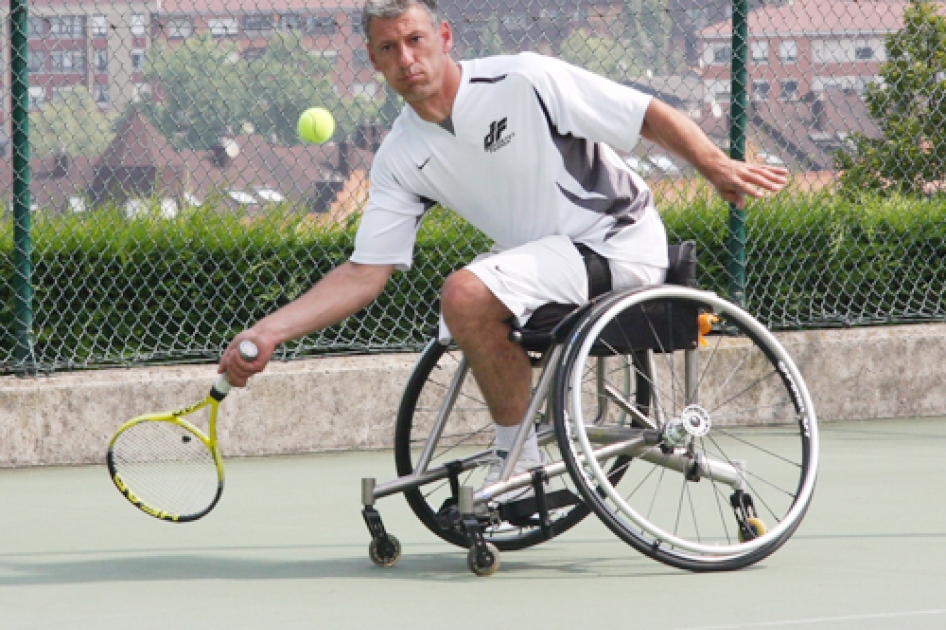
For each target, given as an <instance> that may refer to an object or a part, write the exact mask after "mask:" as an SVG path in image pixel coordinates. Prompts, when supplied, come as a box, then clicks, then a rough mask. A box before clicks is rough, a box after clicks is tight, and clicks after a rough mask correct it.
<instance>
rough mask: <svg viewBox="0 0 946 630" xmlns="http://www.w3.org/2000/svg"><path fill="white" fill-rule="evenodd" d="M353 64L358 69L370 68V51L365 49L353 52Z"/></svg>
mask: <svg viewBox="0 0 946 630" xmlns="http://www.w3.org/2000/svg"><path fill="white" fill-rule="evenodd" d="M351 63H352V65H353V66H354V67H356V68H370V67H371V59H370V58H369V57H368V51H367V50H365V49H364V48H358V49H356V50H353V51H351Z"/></svg>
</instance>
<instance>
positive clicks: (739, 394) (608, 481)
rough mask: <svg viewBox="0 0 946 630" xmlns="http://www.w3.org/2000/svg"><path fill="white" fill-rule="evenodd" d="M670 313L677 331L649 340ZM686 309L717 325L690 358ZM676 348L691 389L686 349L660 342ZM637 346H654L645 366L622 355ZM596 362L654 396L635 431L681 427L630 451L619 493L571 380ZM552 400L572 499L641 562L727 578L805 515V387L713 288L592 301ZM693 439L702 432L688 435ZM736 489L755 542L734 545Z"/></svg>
mask: <svg viewBox="0 0 946 630" xmlns="http://www.w3.org/2000/svg"><path fill="white" fill-rule="evenodd" d="M668 308H669V309H670V310H672V312H673V313H674V317H675V319H677V320H678V321H677V322H676V323H677V324H678V326H677V332H675V333H673V334H670V333H669V332H664V333H662V334H657V333H656V332H655V331H660V330H663V331H667V330H669V329H668V328H661V326H663V324H664V323H666V322H665V321H662V320H661V318H663V319H664V320H665V319H666V317H665V314H666V312H667V311H668ZM658 314H659V315H658ZM698 314H713V315H715V316H717V317H719V318H720V321H719V322H718V323H717V324H716V325H715V327H714V332H713V333H710V334H709V335H707V336H706V337H705V338H704V341H705V342H707V343H706V345H704V346H699V347H698V349H696V345H695V341H696V339H697V337H696V335H695V332H694V331H695V327H694V325H695V323H696V317H697V315H698ZM681 322H682V324H681ZM681 327H682V329H686V330H684V331H683V332H680V330H681ZM632 329H634V330H636V332H631V331H632ZM641 331H649V332H648V334H645V335H644V338H649V340H644V341H641V335H640V333H641ZM687 331H689V332H687ZM668 335H670V336H669V337H668ZM675 335H676V336H675ZM677 337H679V338H677ZM632 338H633V341H631V339H632ZM670 338H673V339H674V341H668V339H670ZM687 339H689V342H690V343H691V345H690V349H691V353H690V356H691V358H692V357H696V361H698V365H699V367H698V368H697V369H695V370H691V373H690V381H689V386H688V382H687V374H686V363H685V360H684V356H685V354H686V351H685V350H683V349H677V350H676V351H675V352H674V351H669V350H672V349H671V348H670V347H669V344H676V348H682V347H686V345H687V343H688V342H687ZM642 343H644V344H650V347H651V348H656V351H655V352H653V353H652V355H651V356H652V359H653V360H652V361H649V362H648V361H643V362H642V361H631V360H629V359H628V358H627V357H628V356H629V355H628V353H629V349H630V348H637V347H639V346H640V344H642ZM694 350H695V351H694ZM601 355H609V356H610V358H609V361H611V362H613V363H615V364H621V365H624V366H626V367H627V368H628V369H632V370H634V374H635V377H634V378H635V380H638V381H640V382H642V383H646V384H647V385H649V386H650V389H652V390H653V397H652V399H651V401H650V404H649V405H640V404H639V403H640V401H637V402H636V404H637V408H638V409H646V410H647V413H646V414H644V415H646V419H645V420H646V422H645V421H644V420H641V421H640V422H641V423H642V424H650V425H651V426H652V427H653V431H654V432H653V433H652V434H651V435H652V436H655V435H658V433H657V432H660V431H664V429H665V427H666V425H667V424H668V423H670V424H671V425H674V426H676V427H677V428H678V429H679V430H680V431H682V433H678V435H680V436H681V437H679V438H678V442H679V443H678V444H676V445H672V444H671V443H670V441H669V440H664V439H661V443H660V444H659V445H657V446H650V447H646V448H643V447H640V448H642V450H641V451H639V452H635V453H633V455H634V457H633V459H631V460H630V461H629V462H628V465H627V467H626V471H625V474H624V478H623V480H622V481H621V485H620V486H618V484H617V482H616V479H615V477H614V475H612V474H611V473H610V472H609V473H608V474H605V473H604V470H605V468H608V467H607V466H597V465H596V464H594V463H592V461H591V460H592V458H591V457H590V453H592V452H593V451H594V450H595V449H596V448H599V447H600V444H595V443H594V442H593V441H592V439H591V438H588V437H587V436H588V435H593V433H592V432H589V431H586V430H585V429H584V428H583V427H584V426H586V425H587V424H588V423H587V422H586V421H584V420H583V419H582V417H583V413H582V411H581V408H582V407H583V406H585V403H584V395H583V394H582V393H580V391H581V390H580V388H579V387H578V386H577V383H578V380H577V378H579V376H580V374H581V372H582V371H584V370H585V367H584V366H585V365H586V363H588V362H589V361H592V360H594V361H599V360H600V357H601ZM695 364H696V362H695V361H694V362H691V366H692V365H695ZM647 365H649V367H644V366H647ZM688 387H689V389H688ZM687 391H689V392H690V393H689V395H688V394H687ZM551 397H552V401H551V402H552V413H553V416H554V418H555V427H556V435H557V437H558V440H559V444H560V447H561V450H562V452H563V456H564V459H565V463H566V466H567V467H568V470H569V473H570V474H571V475H572V478H573V480H574V481H575V483H576V485H577V487H578V489H579V491H580V492H581V494H582V496H583V497H584V499H585V501H586V502H587V503H588V504H589V506H590V507H591V509H592V510H593V511H594V512H595V513H596V514H597V516H598V517H599V518H600V519H601V520H602V522H604V524H605V525H607V526H608V527H609V528H610V529H611V530H612V531H613V532H614V533H615V534H617V535H618V536H619V537H620V538H621V539H622V540H624V541H625V542H627V543H628V544H630V545H631V546H632V547H633V548H634V549H636V550H637V551H640V552H641V553H643V554H645V555H648V556H650V557H652V558H654V559H656V560H659V561H661V562H664V563H666V564H668V565H671V566H674V567H678V568H681V569H687V570H691V571H725V570H733V569H739V568H742V567H745V566H748V565H751V564H753V563H755V562H758V561H759V560H761V559H763V558H765V557H767V556H768V555H769V554H771V553H773V552H774V551H775V550H776V549H778V548H779V547H780V546H781V545H782V544H784V543H785V541H787V540H788V539H789V538H790V537H791V535H792V534H793V533H794V531H795V530H796V528H797V527H798V526H799V524H800V523H801V521H802V519H803V518H804V515H805V512H806V510H807V508H808V505H809V502H810V500H811V495H812V492H813V489H814V484H815V478H816V476H817V468H818V431H817V426H818V425H817V418H816V415H815V411H814V408H813V407H812V405H811V398H810V396H809V395H808V391H807V389H806V387H805V383H804V380H803V379H802V377H801V374H800V373H799V371H798V370H797V368H796V367H795V365H794V363H793V362H792V360H791V358H790V357H789V356H788V354H787V353H786V352H785V350H784V348H782V346H781V345H780V344H779V343H778V341H777V340H776V339H775V337H774V336H772V335H771V334H770V333H769V332H768V331H767V330H766V329H765V328H764V327H763V326H762V325H761V324H759V322H757V321H756V320H755V319H754V318H752V317H751V316H750V315H749V314H748V313H746V312H745V311H743V310H742V309H739V308H737V307H736V306H734V305H732V304H730V303H728V302H726V301H725V300H722V299H720V298H718V297H716V296H715V295H713V294H711V293H707V292H702V291H697V290H694V289H689V288H685V287H676V286H672V285H664V286H661V287H655V288H648V289H643V290H636V291H628V292H623V293H618V294H615V295H614V296H612V297H609V298H607V299H605V300H603V301H602V302H601V303H599V304H598V305H596V306H595V307H594V308H593V309H591V310H590V311H589V312H588V313H587V315H586V316H585V317H584V318H583V319H582V321H581V322H579V324H578V325H577V327H576V329H575V331H574V332H573V334H571V335H569V339H568V342H567V344H566V347H565V349H564V355H563V359H562V362H561V365H560V369H559V372H558V374H556V379H555V384H554V385H553V391H552V394H551ZM627 402H633V401H627ZM625 406H626V404H625ZM684 420H686V422H687V424H688V425H689V426H690V427H691V430H692V432H691V431H687V430H685V427H684V425H683V421H684ZM707 420H708V421H707ZM606 423H607V424H613V425H614V426H615V427H617V426H618V423H617V422H616V421H612V420H610V419H608V420H607V421H606ZM702 430H706V431H707V433H706V434H705V435H703V436H700V435H698V434H699V432H700V431H702ZM581 435H584V436H585V437H584V438H582V437H581ZM594 461H596V460H594ZM700 462H702V467H701V468H700V469H699V470H700V472H699V474H695V471H696V470H697V466H699V465H700ZM741 462H745V466H743V465H742V464H741ZM673 466H677V467H678V468H679V470H678V469H676V468H674V467H673ZM610 471H611V472H613V467H610ZM683 471H687V474H686V475H685V474H683ZM688 476H689V477H690V478H689V479H688ZM727 476H728V477H729V478H730V482H729V483H726V482H725V481H724V479H723V478H724V477H727ZM739 486H741V488H739ZM736 489H740V490H742V491H744V493H743V494H741V495H739V494H737V493H736ZM734 494H737V497H744V496H745V495H746V494H748V495H750V496H751V498H752V500H753V504H754V507H755V510H756V511H757V516H758V518H759V519H760V520H761V523H762V525H764V527H765V528H766V531H765V532H764V533H762V534H761V535H759V536H750V537H748V538H750V539H749V540H745V541H742V540H740V534H739V532H740V529H739V520H738V519H737V517H736V510H734V509H733V507H731V504H730V501H731V498H732V496H733V495H734ZM740 514H741V520H742V521H743V523H744V524H745V522H746V521H750V522H749V526H750V527H752V529H753V531H758V530H759V528H758V527H757V525H756V524H755V523H753V522H751V519H752V518H753V517H755V516H756V513H753V512H751V511H750V512H748V513H743V512H740ZM746 517H748V518H746Z"/></svg>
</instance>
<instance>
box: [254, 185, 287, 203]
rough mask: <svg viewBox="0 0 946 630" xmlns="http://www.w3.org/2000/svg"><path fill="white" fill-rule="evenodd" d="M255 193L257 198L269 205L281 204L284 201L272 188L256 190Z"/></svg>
mask: <svg viewBox="0 0 946 630" xmlns="http://www.w3.org/2000/svg"><path fill="white" fill-rule="evenodd" d="M255 192H256V196H257V197H259V198H260V199H262V200H263V201H268V202H269V203H282V202H283V201H285V200H286V197H285V196H284V195H283V194H282V193H281V192H279V191H278V190H274V189H272V188H257V189H256V190H255Z"/></svg>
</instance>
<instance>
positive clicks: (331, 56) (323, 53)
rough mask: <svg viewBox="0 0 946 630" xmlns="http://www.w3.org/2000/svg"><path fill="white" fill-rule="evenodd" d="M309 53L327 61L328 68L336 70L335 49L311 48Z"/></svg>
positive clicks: (336, 53)
mask: <svg viewBox="0 0 946 630" xmlns="http://www.w3.org/2000/svg"><path fill="white" fill-rule="evenodd" d="M311 53H312V55H313V56H315V57H318V58H319V59H322V60H323V61H324V62H325V63H327V64H328V67H329V69H330V70H336V69H337V68H338V51H337V50H313V51H311ZM368 61H369V62H370V61H371V60H370V59H369V60H368Z"/></svg>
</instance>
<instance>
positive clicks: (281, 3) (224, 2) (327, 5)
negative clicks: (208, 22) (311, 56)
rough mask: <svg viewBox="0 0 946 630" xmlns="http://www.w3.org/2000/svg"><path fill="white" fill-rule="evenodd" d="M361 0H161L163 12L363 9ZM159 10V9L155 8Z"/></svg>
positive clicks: (264, 11) (234, 12)
mask: <svg viewBox="0 0 946 630" xmlns="http://www.w3.org/2000/svg"><path fill="white" fill-rule="evenodd" d="M362 4H363V2H361V0H319V2H311V1H310V0H266V2H260V0H161V13H192V14H193V13H220V14H223V13H230V14H241V13H279V12H281V11H305V12H315V11H326V10H333V9H336V10H337V9H344V10H349V9H358V10H361V7H362ZM155 11H157V9H155Z"/></svg>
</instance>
